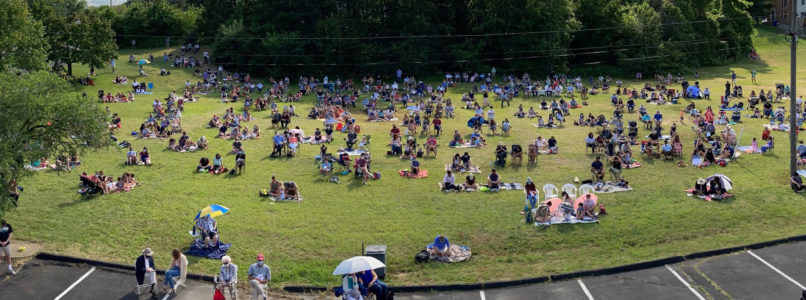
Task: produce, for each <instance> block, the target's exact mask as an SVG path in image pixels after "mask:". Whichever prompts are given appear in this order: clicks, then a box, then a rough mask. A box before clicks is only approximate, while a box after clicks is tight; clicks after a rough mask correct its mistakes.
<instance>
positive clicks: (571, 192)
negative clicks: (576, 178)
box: [562, 183, 577, 199]
mask: <svg viewBox="0 0 806 300" xmlns="http://www.w3.org/2000/svg"><path fill="white" fill-rule="evenodd" d="M562 190H563V192H565V193H566V194H568V196H569V197H571V198H572V199H576V198H577V187H576V186H575V185H573V184H571V183H566V184H565V185H563V187H562Z"/></svg>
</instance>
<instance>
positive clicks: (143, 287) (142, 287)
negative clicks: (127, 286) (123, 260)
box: [134, 260, 156, 295]
mask: <svg viewBox="0 0 806 300" xmlns="http://www.w3.org/2000/svg"><path fill="white" fill-rule="evenodd" d="M134 265H135V266H136V265H137V260H135V261H134ZM152 267H153V266H152ZM154 276H156V274H155V275H154ZM135 283H136V281H135ZM155 288H156V287H155ZM150 290H151V282H146V280H145V279H143V284H137V285H136V286H135V294H136V295H142V294H144V293H145V292H147V291H150Z"/></svg>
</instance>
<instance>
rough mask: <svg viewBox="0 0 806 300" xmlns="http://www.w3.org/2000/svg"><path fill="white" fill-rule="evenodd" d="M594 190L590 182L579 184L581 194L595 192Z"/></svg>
mask: <svg viewBox="0 0 806 300" xmlns="http://www.w3.org/2000/svg"><path fill="white" fill-rule="evenodd" d="M593 191H594V188H593V186H592V185H590V184H583V185H581V186H579V194H580V195H587V194H593Z"/></svg>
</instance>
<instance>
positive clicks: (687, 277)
mask: <svg viewBox="0 0 806 300" xmlns="http://www.w3.org/2000/svg"><path fill="white" fill-rule="evenodd" d="M805 254H806V242H797V243H789V244H783V245H778V246H774V247H769V248H762V249H757V250H751V251H742V252H737V253H732V254H727V255H722V256H714V257H708V258H703V259H696V260H689V261H685V262H682V263H678V264H673V265H667V266H663V267H656V268H651V269H644V270H638V271H631V272H625V273H618V274H613V275H607V276H599V277H583V278H578V279H576V280H567V281H560V282H550V283H542V284H535V285H527V286H521V287H512V288H503V289H493V290H484V291H462V292H444V293H420V294H398V295H395V296H396V297H395V299H404V300H426V299H462V300H465V299H470V300H473V299H481V300H487V299H496V300H498V299H501V300H509V299H513V300H514V299H552V300H561V299H581V300H593V299H596V300H600V299H601V300H608V299H613V300H633V299H635V300H638V299H642V300H644V299H652V300H665V299H670V300H672V299H674V300H685V299H692V300H705V299H776V300H798V299H800V297H801V293H802V291H803V290H804V289H806V287H804V285H806V255H805Z"/></svg>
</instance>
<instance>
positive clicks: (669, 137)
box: [645, 134, 672, 141]
mask: <svg viewBox="0 0 806 300" xmlns="http://www.w3.org/2000/svg"><path fill="white" fill-rule="evenodd" d="M645 138H647V139H648V138H649V136H648V135H647V136H645ZM671 138H672V136H671V135H665V134H662V135H661V136H660V138H658V140H659V141H663V140H666V139H671Z"/></svg>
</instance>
